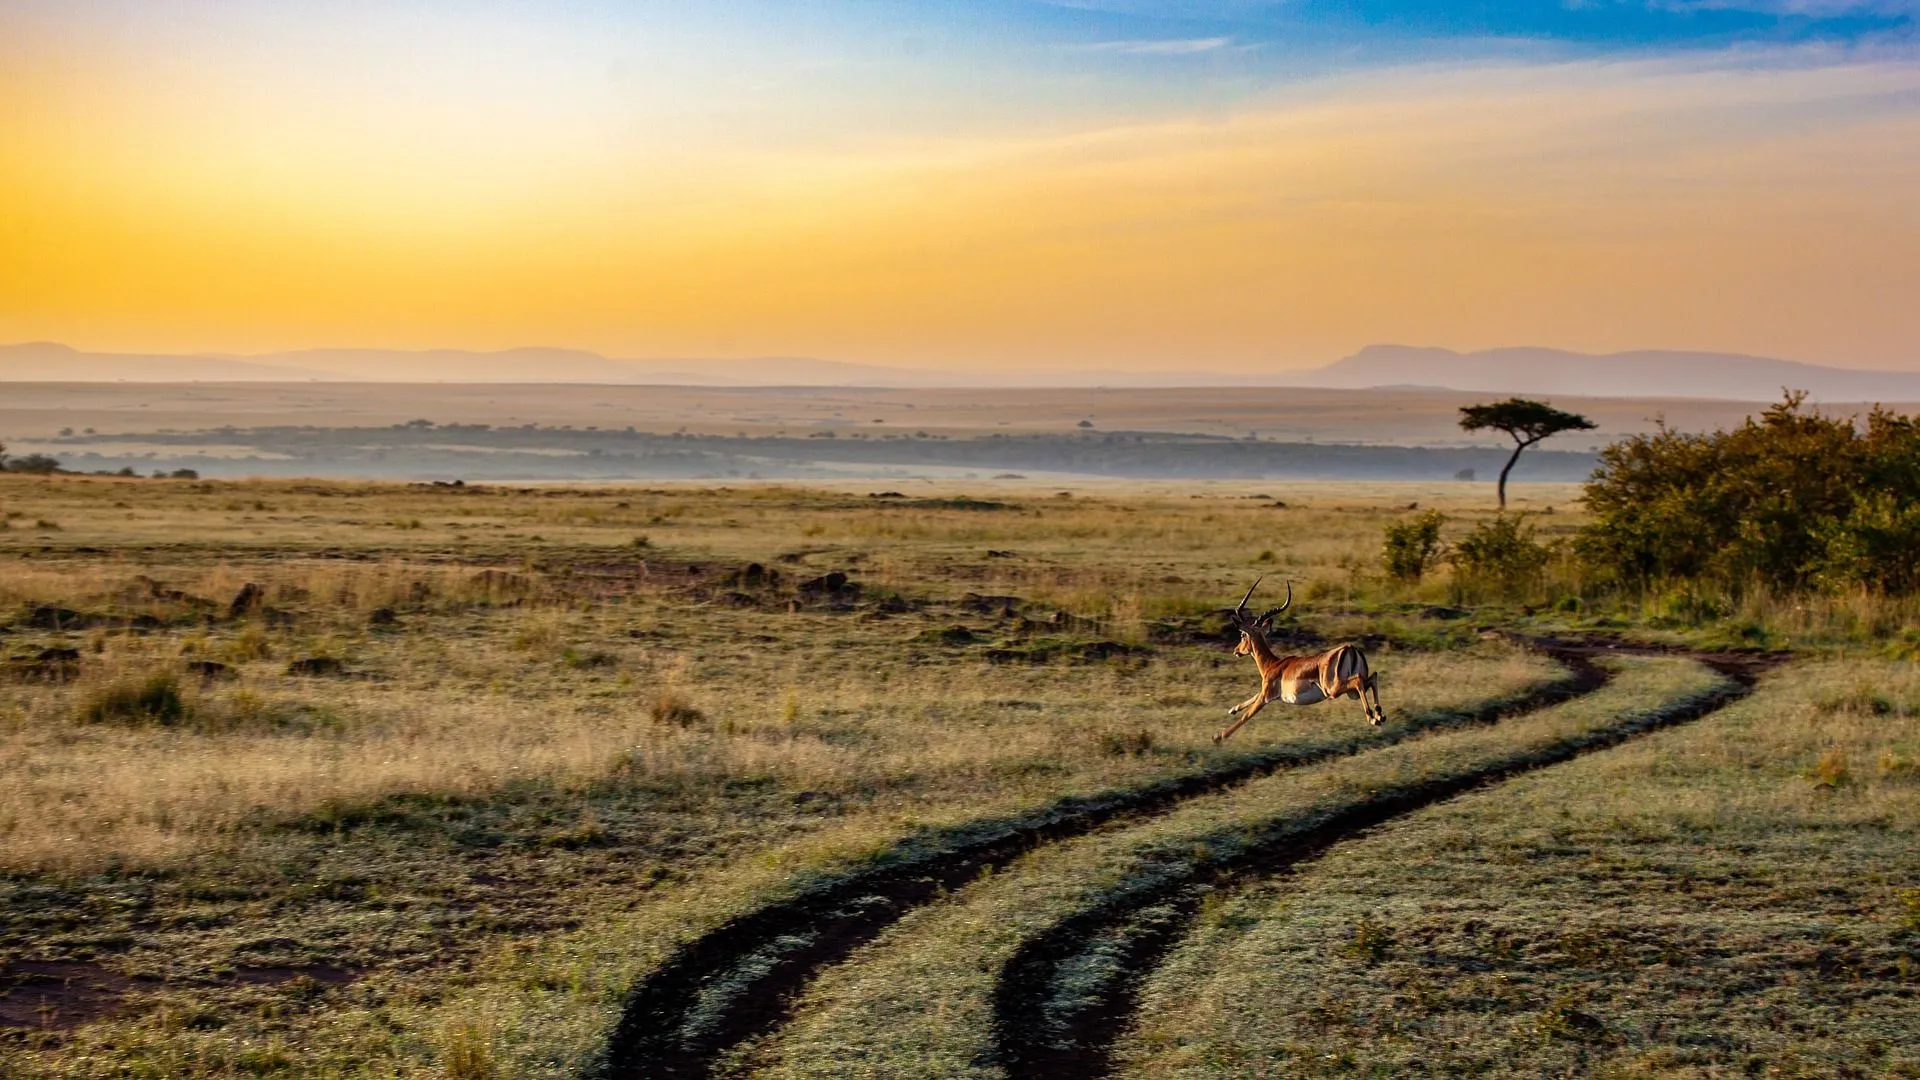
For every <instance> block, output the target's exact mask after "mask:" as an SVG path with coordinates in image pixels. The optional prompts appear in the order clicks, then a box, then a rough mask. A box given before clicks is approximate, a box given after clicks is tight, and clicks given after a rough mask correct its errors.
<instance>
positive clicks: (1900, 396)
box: [0, 342, 1920, 402]
mask: <svg viewBox="0 0 1920 1080" xmlns="http://www.w3.org/2000/svg"><path fill="white" fill-rule="evenodd" d="M314 380H317V381H321V382H386V383H392V382H410V383H440V382H444V383H589V384H603V385H627V386H634V385H655V386H662V385H665V386H712V387H729V386H742V387H744V386H817V387H852V386H867V387H897V388H903V389H927V388H935V387H955V388H981V387H1093V386H1104V387H1162V386H1195V387H1204V386H1310V387H1326V388H1329V389H1338V390H1352V389H1364V388H1367V387H1375V386H1409V387H1430V388H1435V389H1451V390H1464V391H1468V392H1472V393H1482V392H1484V393H1492V394H1535V395H1554V394H1558V395H1565V396H1575V397H1659V398H1712V399H1719V400H1726V401H1772V400H1774V399H1776V398H1778V397H1779V396H1780V388H1781V387H1783V386H1787V387H1793V388H1794V389H1798V390H1806V391H1809V392H1810V393H1811V394H1812V395H1813V396H1814V397H1815V398H1816V399H1818V400H1822V401H1835V402H1840V401H1846V402H1858V401H1907V402H1910V401H1920V373H1909V372H1891V371H1884V372H1883V371H1849V370H1845V369H1842V368H1830V367H1820V366H1817V365H1814V364H1801V363H1795V362H1793V361H1791V360H1773V359H1768V358H1767V357H1763V356H1740V355H1737V354H1733V353H1704V352H1663V351H1645V352H1623V353H1612V354H1610V355H1606V356H1590V355H1587V354H1584V353H1575V352H1565V351H1563V350H1560V349H1542V348H1513V349H1489V350H1487V351H1485V352H1476V353H1457V352H1453V351H1452V350H1450V349H1437V348H1419V347H1415V346H1409V345H1369V346H1367V347H1366V348H1364V349H1362V350H1360V351H1359V352H1357V353H1355V354H1354V355H1352V356H1349V357H1347V358H1346V359H1344V360H1341V361H1338V362H1337V363H1334V364H1330V365H1328V366H1326V367H1323V368H1315V369H1312V370H1307V371H1300V370H1286V369H1276V370H1273V371H1266V372H1244V373H1243V372H1221V371H1207V370H1202V369H1189V370H1184V371H1132V372H1121V371H1088V370H1081V371H1049V370H1046V369H1044V368H1028V369H1024V370H1020V371H992V370H985V371H982V370H975V371H965V370H959V371H954V370H948V371H929V370H924V369H915V368H900V367H886V366H882V365H878V364H853V363H846V362H843V361H838V360H816V359H813V358H810V357H801V356H768V357H751V358H745V359H715V358H711V357H707V358H701V357H688V358H684V359H657V358H656V359H645V360H625V359H614V358H611V357H606V356H602V355H600V354H599V353H595V352H587V351H584V350H580V349H555V348H521V349H504V350H499V351H495V352H481V351H474V350H467V349H427V350H417V351H416V350H404V349H302V350H298V351H294V352H280V353H266V354H263V355H259V356H224V355H209V354H196V355H163V354H146V353H89V352H81V351H79V350H76V349H72V348H69V347H68V346H66V345H59V344H53V343H49V342H34V343H31V344H25V345H0V381H16V382H18V381H34V382H121V381H124V382H163V383H164V382H307V381H314Z"/></svg>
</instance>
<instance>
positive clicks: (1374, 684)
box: [1367, 674, 1387, 725]
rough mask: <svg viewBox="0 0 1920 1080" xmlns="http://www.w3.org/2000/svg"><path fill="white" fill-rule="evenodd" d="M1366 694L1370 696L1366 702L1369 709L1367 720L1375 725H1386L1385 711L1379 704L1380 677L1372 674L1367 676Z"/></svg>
mask: <svg viewBox="0 0 1920 1080" xmlns="http://www.w3.org/2000/svg"><path fill="white" fill-rule="evenodd" d="M1367 693H1368V695H1370V697H1369V702H1368V703H1369V708H1368V709H1367V717H1368V719H1370V720H1372V721H1373V722H1374V723H1375V724H1376V725H1378V724H1384V723H1386V722H1387V710H1386V707H1385V706H1383V705H1381V704H1380V676H1378V675H1373V674H1369V675H1368V676H1367Z"/></svg>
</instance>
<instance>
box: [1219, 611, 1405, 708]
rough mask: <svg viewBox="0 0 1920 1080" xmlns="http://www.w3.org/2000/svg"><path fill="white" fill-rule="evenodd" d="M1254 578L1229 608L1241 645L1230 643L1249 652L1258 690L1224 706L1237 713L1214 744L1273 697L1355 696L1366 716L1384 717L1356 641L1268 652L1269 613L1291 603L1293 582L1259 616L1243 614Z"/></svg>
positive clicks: (1309, 700) (1305, 700) (1238, 651)
mask: <svg viewBox="0 0 1920 1080" xmlns="http://www.w3.org/2000/svg"><path fill="white" fill-rule="evenodd" d="M1260 580H1261V579H1259V578H1255V579H1254V582H1253V586H1252V587H1251V588H1249V589H1248V590H1247V595H1245V596H1243V597H1241V598H1240V606H1239V607H1236V608H1234V609H1233V614H1232V616H1230V617H1231V618H1232V620H1233V625H1235V626H1237V627H1239V628H1240V644H1238V645H1236V646H1234V648H1233V655H1235V656H1251V657H1253V662H1254V663H1255V664H1258V665H1259V667H1260V692H1259V693H1257V694H1255V695H1253V696H1252V697H1250V698H1248V699H1247V700H1245V701H1243V702H1241V703H1240V704H1238V705H1235V706H1234V707H1233V708H1231V709H1228V710H1227V715H1228V716H1232V715H1234V714H1236V713H1238V714H1239V716H1240V718H1239V719H1238V720H1235V721H1234V722H1233V724H1232V725H1231V726H1229V727H1228V728H1227V729H1226V730H1225V731H1222V732H1221V733H1220V734H1218V735H1215V736H1214V737H1213V741H1214V742H1215V743H1216V744H1218V743H1222V742H1225V741H1226V740H1227V739H1229V738H1232V737H1233V733H1234V732H1236V731H1239V730H1240V727H1241V725H1243V724H1245V723H1246V722H1247V721H1249V720H1251V719H1253V714H1254V713H1257V712H1259V711H1260V710H1261V709H1264V708H1266V705H1267V702H1269V701H1272V700H1273V699H1274V698H1279V699H1280V700H1281V701H1284V702H1286V703H1287V704H1289V705H1312V704H1315V703H1317V702H1321V701H1327V700H1330V699H1332V698H1337V697H1354V698H1358V699H1359V701H1360V705H1361V707H1362V708H1364V709H1366V711H1367V720H1368V722H1370V723H1374V724H1378V723H1380V722H1381V721H1383V720H1385V719H1386V718H1387V711H1386V710H1385V709H1383V708H1381V707H1380V687H1379V681H1380V680H1379V677H1378V676H1376V675H1374V674H1372V673H1371V672H1369V671H1368V670H1367V658H1366V655H1365V654H1364V653H1362V652H1361V651H1360V647H1359V646H1358V645H1335V646H1334V647H1333V648H1331V649H1328V650H1327V651H1326V652H1323V653H1315V654H1314V655H1312V656H1281V655H1280V654H1279V653H1276V652H1274V651H1273V645H1272V644H1271V643H1270V642H1268V641H1267V631H1269V630H1271V629H1272V628H1273V619H1274V616H1276V615H1278V614H1280V613H1281V612H1283V611H1285V610H1287V609H1288V608H1289V607H1292V606H1293V585H1292V583H1291V582H1289V583H1288V585H1287V599H1286V602H1285V603H1283V604H1281V605H1280V606H1279V607H1277V608H1274V609H1273V610H1272V611H1269V612H1267V613H1265V614H1264V615H1261V616H1259V617H1258V618H1255V617H1252V616H1249V615H1248V614H1247V601H1248V600H1251V599H1253V590H1254V589H1257V588H1259V587H1260Z"/></svg>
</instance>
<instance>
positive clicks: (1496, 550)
mask: <svg viewBox="0 0 1920 1080" xmlns="http://www.w3.org/2000/svg"><path fill="white" fill-rule="evenodd" d="M1551 557H1552V553H1551V552H1549V551H1548V550H1547V548H1546V546H1545V545H1543V544H1540V543H1538V542H1536V541H1535V540H1534V538H1533V526H1531V525H1528V524H1527V523H1526V520H1525V517H1524V515H1515V516H1513V517H1508V516H1507V515H1505V514H1500V515H1498V516H1496V517H1494V518H1493V519H1492V520H1491V521H1483V522H1481V523H1480V524H1478V525H1476V526H1474V527H1473V531H1472V532H1470V533H1468V534H1467V535H1466V536H1464V537H1462V538H1461V539H1460V541H1459V542H1458V543H1456V544H1454V546H1453V568H1454V573H1455V574H1457V575H1458V576H1459V577H1460V578H1461V579H1462V580H1463V581H1465V582H1470V583H1474V584H1480V585H1490V586H1495V587H1498V588H1500V589H1505V590H1512V589H1517V588H1521V587H1523V586H1526V585H1528V584H1531V583H1532V582H1533V581H1534V580H1535V579H1537V578H1538V577H1539V576H1540V571H1542V570H1543V569H1545V568H1546V565H1547V560H1548V559H1549V558H1551Z"/></svg>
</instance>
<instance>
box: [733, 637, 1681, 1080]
mask: <svg viewBox="0 0 1920 1080" xmlns="http://www.w3.org/2000/svg"><path fill="white" fill-rule="evenodd" d="M1461 674H1463V673H1462V672H1460V671H1459V670H1458V669H1457V668H1456V669H1455V670H1454V671H1451V672H1447V671H1444V670H1441V669H1438V668H1436V669H1431V670H1430V671H1429V675H1430V676H1431V677H1433V680H1434V681H1432V682H1423V683H1421V684H1420V687H1421V691H1420V697H1421V699H1422V700H1423V701H1425V700H1428V699H1429V698H1432V697H1444V696H1445V695H1446V694H1447V689H1446V687H1447V685H1448V681H1449V680H1448V679H1447V676H1448V675H1451V676H1453V679H1452V680H1451V681H1454V682H1457V681H1458V679H1459V676H1460V675H1461ZM1715 681H1716V680H1715V677H1713V676H1712V675H1711V674H1710V673H1706V672H1703V671H1701V670H1699V669H1697V668H1695V667H1694V666H1693V665H1692V664H1690V663H1686V662H1681V661H1654V662H1635V663H1633V664H1631V665H1630V666H1629V667H1628V669H1627V670H1626V671H1625V672H1624V673H1623V675H1622V676H1621V677H1620V678H1619V679H1618V680H1616V682H1615V683H1614V684H1612V685H1611V686H1609V687H1608V688H1606V689H1603V690H1601V691H1600V692H1598V693H1596V694H1594V695H1592V696H1591V697H1588V698H1584V699H1581V700H1578V701H1575V702H1571V703H1568V704H1565V705H1561V706H1558V707H1555V708H1553V709H1549V710H1546V711H1544V712H1541V713H1536V714H1533V715H1530V716H1527V717H1524V718H1520V719H1516V720H1510V721H1506V722H1503V723H1502V724H1500V725H1498V726H1496V727H1493V728H1485V729H1477V730H1468V731H1461V732H1448V733H1441V734H1434V735H1430V736H1427V737H1423V738H1416V739H1412V740H1409V741H1407V742H1404V743H1401V744H1398V745H1396V746H1392V747H1388V748H1385V749H1381V750H1375V751H1372V752H1369V753H1365V754H1360V755H1356V756H1354V757H1350V758H1344V759H1339V760H1335V761H1331V762H1328V763H1325V764H1322V765H1316V766H1312V767H1308V768H1303V769H1298V770H1292V771H1288V772H1284V773H1280V774H1278V775H1275V776H1272V777H1268V778H1266V779H1263V780H1259V781H1255V782H1253V783H1250V784H1247V785H1245V786H1244V787H1242V788H1239V789H1236V790H1233V791H1229V792H1225V793H1222V794H1219V795H1215V796H1209V797H1207V798H1203V799H1196V800H1193V801H1192V802H1190V803H1188V804H1186V805H1184V806H1182V807H1180V808H1179V809H1177V810H1175V811H1173V812H1172V813H1169V814H1166V815H1164V816H1162V817H1160V818H1156V819H1154V820H1152V821H1149V822H1146V823H1144V824H1142V825H1140V826H1138V827H1136V828H1133V829H1127V830H1121V831H1117V832H1111V833H1102V834H1096V835H1093V836H1089V837H1086V838H1083V839H1080V840H1076V841H1071V842H1068V843H1063V844H1059V845H1056V846H1054V847H1051V848H1046V849H1042V850H1040V851H1037V852H1035V853H1034V854H1033V855H1031V856H1029V857H1028V858H1026V859H1024V860H1022V862H1021V863H1020V864H1018V865H1017V866H1015V867H1013V868H1011V869H1009V870H1008V871H1007V872H1005V873H1002V874H999V875H996V876H994V877H993V878H991V879H988V880H983V881H981V882H979V883H978V884H976V885H974V886H971V887H969V888H968V889H966V890H965V891H963V892H961V893H959V894H957V895H956V896H955V898H954V901H953V902H952V903H950V904H945V905H939V906H936V907H930V908H927V909H923V910H922V911H919V912H916V913H914V914H912V915H910V916H908V917H907V918H906V919H904V920H902V921H901V923H900V924H899V925H898V926H897V927H896V928H894V929H893V930H892V931H889V932H888V933H887V934H885V935H883V936H882V937H881V938H880V939H879V940H878V941H876V942H875V943H874V945H873V946H872V947H871V948H870V949H869V950H867V951H866V952H865V953H863V954H862V955H861V956H859V957H856V959H855V960H854V962H852V963H849V964H847V965H846V966H844V967H842V968H840V969H838V970H835V971H833V972H830V973H829V974H828V975H827V976H826V977H824V978H822V979H821V980H820V981H819V983H818V984H817V985H816V986H815V987H814V988H813V989H812V990H810V991H809V993H808V995H807V998H806V1000H805V1001H804V1002H803V1003H802V1006H801V1011H800V1015H799V1016H798V1017H797V1019H796V1020H795V1022H794V1023H793V1024H792V1025H791V1026H790V1027H789V1028H788V1029H787V1030H786V1031H785V1032H783V1033H782V1035H781V1036H780V1037H779V1038H778V1039H777V1040H776V1041H775V1043H774V1044H773V1045H772V1046H770V1047H766V1048H761V1049H760V1051H759V1053H758V1055H757V1057H755V1058H754V1059H753V1060H752V1062H751V1063H752V1065H754V1066H756V1068H755V1070H754V1072H755V1074H756V1075H764V1076H773V1077H782V1078H789V1080H791V1078H800V1077H851V1076H860V1077H961V1076H965V1077H983V1078H984V1077H992V1076H995V1075H998V1072H997V1070H995V1069H993V1068H991V1067H988V1066H986V1065H983V1064H982V1063H983V1062H987V1061H991V1060H992V1057H993V1051H992V1044H991V1041H990V1035H991V1025H992V997H991V995H992V993H993V990H994V985H995V977H996V976H997V974H998V973H999V971H1000V969H1001V967H1002V965H1003V964H1004V963H1005V961H1006V960H1007V958H1008V957H1009V956H1011V955H1012V953H1013V951H1014V949H1015V948H1017V947H1018V946H1019V945H1020V944H1021V942H1022V941H1024V940H1026V939H1027V938H1029V937H1030V936H1032V935H1033V934H1035V933H1038V932H1040V931H1042V930H1044V929H1045V928H1047V927H1048V926H1050V925H1052V924H1053V923H1054V922H1055V921H1056V920H1058V919H1060V918H1062V917H1064V916H1066V915H1068V914H1071V913H1073V912H1075V911H1079V910H1083V909H1085V908H1087V907H1089V906H1091V905H1093V904H1096V903H1098V902H1099V900H1100V898H1101V897H1102V896H1103V895H1110V894H1113V893H1116V892H1119V891H1123V890H1126V889H1129V888H1134V887H1138V886H1139V885H1140V884H1141V883H1142V882H1145V881H1148V880H1151V879H1153V878H1154V877H1156V876H1159V875H1165V874H1167V873H1169V872H1177V871H1178V870H1179V869H1180V867H1181V865H1182V864H1183V862H1184V861H1186V860H1198V859H1208V858H1214V857H1217V856H1218V855H1219V854H1220V853H1221V852H1224V851H1231V850H1232V849H1233V847H1234V845H1235V844H1237V843H1244V842H1246V841H1247V838H1248V837H1250V836H1252V835H1255V834H1256V833H1258V831H1259V830H1261V829H1263V828H1268V827H1271V826H1272V825H1273V823H1276V822H1287V821H1298V822H1309V821H1312V820H1315V819H1316V818H1319V817H1322V816H1324V815H1326V814H1327V813H1329V812H1330V811H1332V810H1333V809H1336V808H1338V807H1340V806H1341V805H1343V804H1346V803H1348V802H1351V801H1352V800H1354V799H1355V798H1356V797H1359V796H1361V795H1363V794H1364V793H1366V792H1369V791H1375V790H1379V789H1380V788H1382V787H1385V786H1388V785H1392V784H1398V783H1406V782H1408V781H1410V780H1414V779H1416V778H1419V777H1422V776H1428V775H1435V774H1439V773H1442V772H1445V771H1448V770H1453V769H1459V768H1463V767H1467V766H1470V765H1471V764H1472V763H1475V762H1479V761H1484V760H1490V759H1493V758H1497V757H1500V756H1504V755H1506V754H1511V753H1514V752H1516V751H1521V750H1524V749H1525V748H1527V747H1530V746H1535V745H1545V744H1547V743H1550V742H1553V741H1555V740H1558V739H1563V738H1566V737H1568V736H1569V735H1570V734H1573V733H1577V732H1581V731H1586V730H1590V729H1592V728H1594V727H1598V726H1602V725H1605V724H1608V723H1612V722H1614V721H1616V720H1617V719H1618V718H1619V716H1620V715H1621V714H1622V713H1623V712H1629V711H1632V710H1634V709H1636V708H1645V707H1648V706H1651V705H1654V704H1657V703H1659V702H1661V701H1663V700H1670V699H1673V698H1676V697H1684V696H1687V695H1690V694H1694V693H1698V692H1700V691H1701V690H1703V689H1704V688H1706V687H1708V686H1711V685H1713V684H1714V682H1715ZM1084 959H1085V961H1086V962H1085V963H1082V964H1080V965H1078V966H1077V967H1070V968H1069V971H1070V972H1072V973H1075V974H1077V975H1078V976H1079V977H1080V978H1081V979H1082V980H1084V981H1085V982H1086V983H1088V984H1092V983H1094V982H1097V981H1098V980H1099V979H1100V978H1101V977H1102V976H1103V975H1104V974H1106V973H1107V972H1106V969H1105V968H1104V967H1103V966H1102V963H1101V960H1102V957H1101V956H1100V955H1098V950H1097V949H1096V950H1094V952H1093V953H1092V954H1090V955H1089V956H1087V957H1085V958H1084ZM902 986H911V987H913V988H914V991H915V992H914V993H913V994H912V995H902V994H900V993H899V989H898V988H899V987H902ZM1083 989H1084V988H1083ZM1075 992H1076V989H1075V988H1074V987H1072V986H1063V987H1061V988H1060V990H1059V993H1060V994H1061V995H1068V996H1070V995H1072V994H1074V993H1075ZM1033 1022H1035V1023H1040V1022H1042V1019H1041V1018H1035V1019H1034V1021H1033ZM743 1064H744V1063H743ZM743 1071H745V1070H743Z"/></svg>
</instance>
